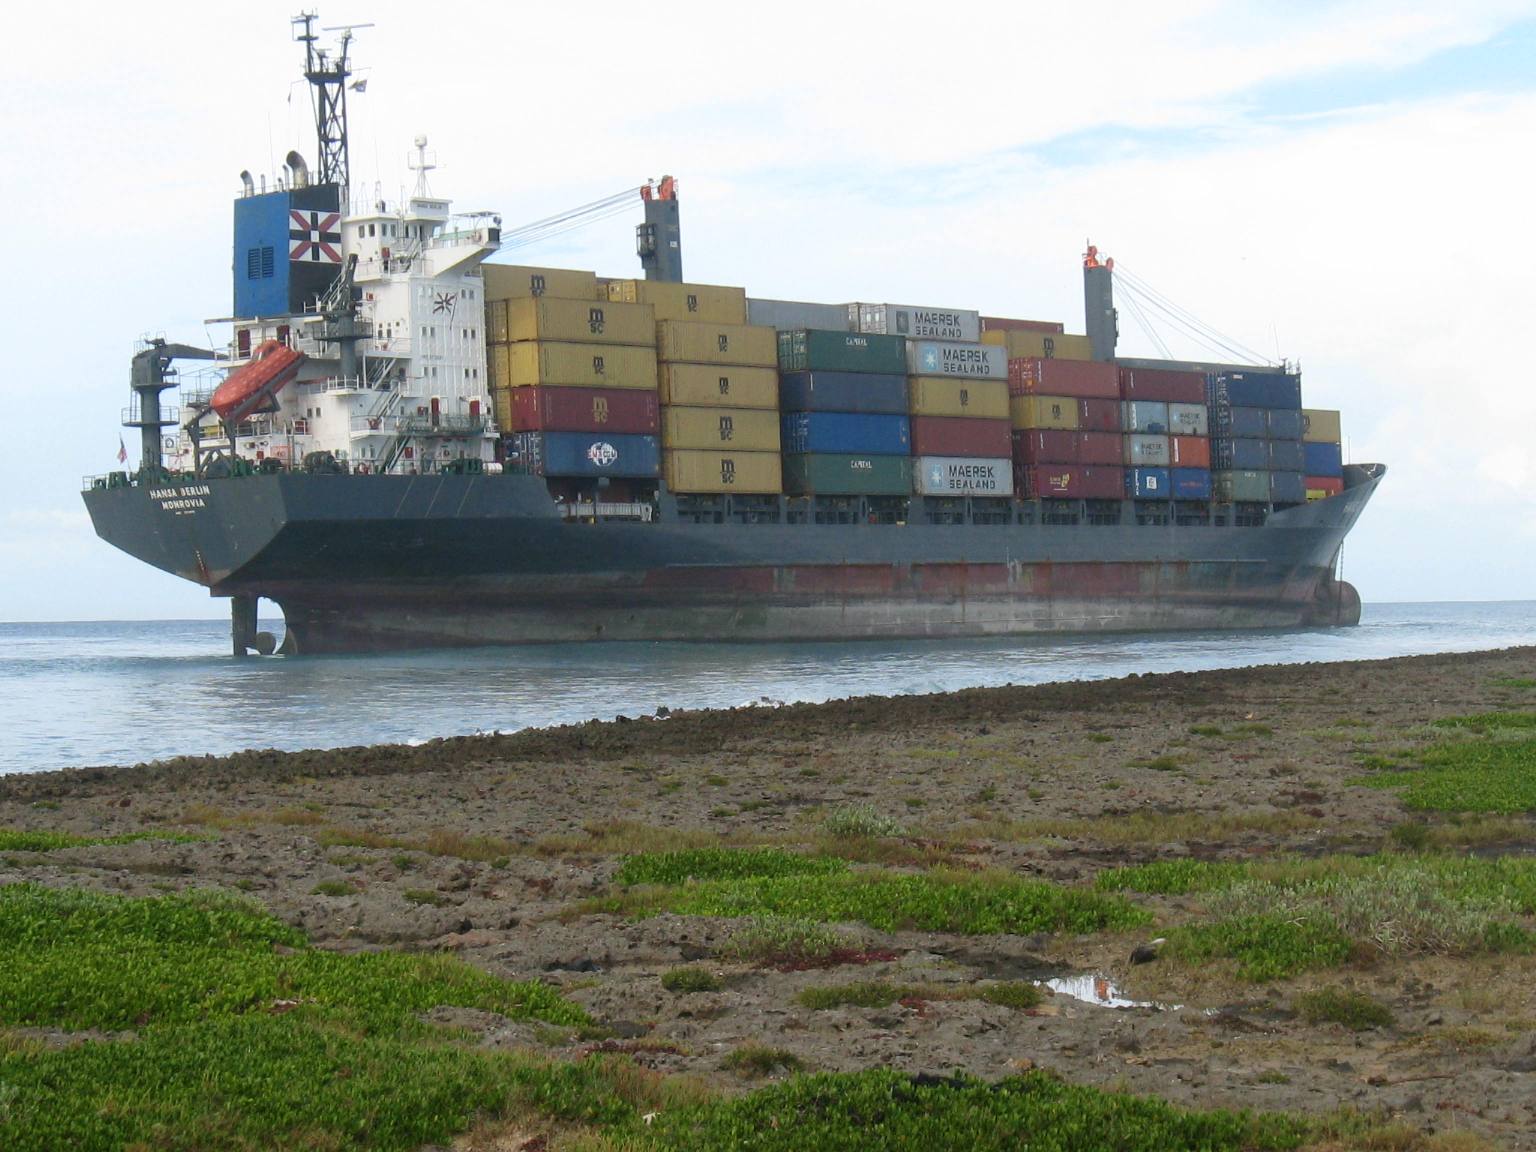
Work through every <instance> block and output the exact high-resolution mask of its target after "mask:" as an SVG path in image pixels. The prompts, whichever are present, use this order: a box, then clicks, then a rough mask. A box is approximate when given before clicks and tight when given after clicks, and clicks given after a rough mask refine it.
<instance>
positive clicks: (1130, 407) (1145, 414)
mask: <svg viewBox="0 0 1536 1152" xmlns="http://www.w3.org/2000/svg"><path fill="white" fill-rule="evenodd" d="M1120 427H1122V428H1124V429H1125V430H1126V431H1127V432H1160V433H1162V434H1163V435H1167V434H1168V405H1167V404H1166V403H1164V402H1163V401H1161V400H1127V401H1125V402H1124V403H1122V404H1121V405H1120Z"/></svg>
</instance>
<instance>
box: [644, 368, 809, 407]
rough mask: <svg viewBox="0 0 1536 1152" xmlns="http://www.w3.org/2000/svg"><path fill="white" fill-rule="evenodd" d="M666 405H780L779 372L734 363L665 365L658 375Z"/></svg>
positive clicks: (657, 380) (659, 369)
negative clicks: (743, 366)
mask: <svg viewBox="0 0 1536 1152" xmlns="http://www.w3.org/2000/svg"><path fill="white" fill-rule="evenodd" d="M656 382H657V389H658V392H659V394H660V397H661V402H662V403H663V404H686V405H690V406H693V407H701V406H705V407H714V408H777V407H778V406H779V374H778V372H776V371H774V369H772V368H742V367H739V366H737V365H732V364H662V365H660V367H659V368H658V370H657V374H656Z"/></svg>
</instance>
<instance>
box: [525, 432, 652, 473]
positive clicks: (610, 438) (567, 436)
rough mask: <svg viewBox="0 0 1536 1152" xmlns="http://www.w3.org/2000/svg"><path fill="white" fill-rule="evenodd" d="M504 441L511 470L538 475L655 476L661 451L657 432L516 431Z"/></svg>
mask: <svg viewBox="0 0 1536 1152" xmlns="http://www.w3.org/2000/svg"><path fill="white" fill-rule="evenodd" d="M505 443H506V451H507V460H506V466H507V469H508V471H512V472H530V473H533V474H534V475H536V476H637V477H638V476H655V475H656V471H657V462H658V460H659V457H660V451H661V446H660V444H659V443H658V442H657V439H656V437H654V436H617V435H609V434H608V433H593V432H514V433H513V434H512V435H510V436H508V437H507V438H506V441H505Z"/></svg>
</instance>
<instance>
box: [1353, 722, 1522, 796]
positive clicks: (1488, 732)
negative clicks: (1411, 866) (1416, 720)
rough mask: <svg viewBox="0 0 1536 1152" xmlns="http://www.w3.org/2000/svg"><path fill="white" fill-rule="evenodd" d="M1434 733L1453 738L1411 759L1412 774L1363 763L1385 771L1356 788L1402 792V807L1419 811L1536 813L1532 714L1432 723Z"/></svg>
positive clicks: (1373, 761) (1384, 763) (1396, 766)
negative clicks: (1441, 733)
mask: <svg viewBox="0 0 1536 1152" xmlns="http://www.w3.org/2000/svg"><path fill="white" fill-rule="evenodd" d="M1433 727H1434V728H1435V729H1438V730H1440V731H1443V732H1451V733H1454V734H1455V737H1456V738H1453V739H1450V740H1446V741H1442V742H1440V743H1437V744H1432V745H1430V746H1429V747H1427V748H1424V749H1423V750H1421V751H1418V752H1416V753H1412V754H1411V755H1412V758H1413V759H1416V760H1417V761H1418V763H1419V767H1417V768H1402V767H1401V764H1400V762H1398V761H1389V760H1383V759H1382V758H1380V757H1366V758H1364V759H1363V760H1362V764H1364V766H1365V767H1367V768H1376V769H1385V770H1384V771H1379V772H1378V773H1377V775H1374V776H1370V777H1367V778H1366V779H1364V780H1362V781H1360V782H1361V783H1363V784H1366V785H1368V786H1369V787H1372V788H1401V789H1403V803H1405V804H1406V805H1408V807H1410V808H1417V809H1420V810H1429V811H1440V812H1490V813H1500V814H1504V815H1509V814H1513V813H1517V812H1531V811H1536V731H1533V730H1536V712H1485V713H1481V714H1479V715H1476V716H1452V717H1447V718H1446V719H1443V720H1436V721H1435V723H1434V725H1433Z"/></svg>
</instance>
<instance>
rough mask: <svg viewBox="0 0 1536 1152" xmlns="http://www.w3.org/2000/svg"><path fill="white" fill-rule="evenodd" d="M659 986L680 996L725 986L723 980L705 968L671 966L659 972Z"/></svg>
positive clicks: (715, 989)
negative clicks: (667, 969) (668, 969)
mask: <svg viewBox="0 0 1536 1152" xmlns="http://www.w3.org/2000/svg"><path fill="white" fill-rule="evenodd" d="M661 986H662V987H663V988H665V989H666V990H667V991H668V992H676V993H677V994H678V995H680V996H681V995H686V994H687V993H689V992H718V991H720V989H722V988H724V987H725V981H724V980H722V979H720V977H719V976H717V975H715V974H714V973H713V972H711V971H709V970H708V969H707V968H673V969H671V970H670V971H668V972H663V973H662V974H661Z"/></svg>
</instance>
